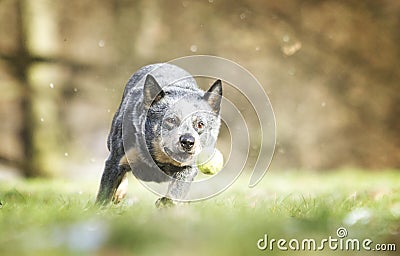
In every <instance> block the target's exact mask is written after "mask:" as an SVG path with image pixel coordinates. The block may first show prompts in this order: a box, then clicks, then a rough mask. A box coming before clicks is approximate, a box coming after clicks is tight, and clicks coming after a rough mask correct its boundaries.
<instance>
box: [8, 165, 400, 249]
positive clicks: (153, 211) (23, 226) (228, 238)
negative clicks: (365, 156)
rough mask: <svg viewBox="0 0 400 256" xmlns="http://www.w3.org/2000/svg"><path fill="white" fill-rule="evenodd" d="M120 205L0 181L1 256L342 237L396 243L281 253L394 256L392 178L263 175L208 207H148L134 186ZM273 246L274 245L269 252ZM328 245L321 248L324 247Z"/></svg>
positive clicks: (88, 189)
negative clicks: (382, 248) (342, 233)
mask: <svg viewBox="0 0 400 256" xmlns="http://www.w3.org/2000/svg"><path fill="white" fill-rule="evenodd" d="M130 182H131V184H130V187H129V194H128V198H127V200H125V201H124V202H123V203H121V204H119V205H114V206H110V207H107V208H103V209H97V208H95V207H93V199H94V197H95V193H96V190H97V182H94V183H93V184H87V183H79V182H78V183H77V182H66V181H61V180H29V181H19V182H17V183H15V184H12V183H10V182H8V183H1V182H0V202H1V204H2V205H1V206H0V207H1V208H0V255H283V254H284V253H285V252H282V251H279V250H278V249H277V248H276V247H275V248H274V250H273V251H271V250H269V249H267V250H265V251H261V250H259V249H258V248H257V245H256V243H257V241H258V240H259V239H260V238H262V237H264V234H268V237H269V238H270V239H271V238H274V239H277V240H278V239H280V238H283V239H286V240H287V241H289V240H290V239H293V238H296V239H299V240H301V239H305V238H310V239H315V240H316V241H319V240H321V239H323V238H328V237H329V236H332V237H334V238H337V236H336V230H337V229H338V228H339V227H345V228H347V230H348V238H359V239H364V238H369V239H371V240H373V241H374V243H395V244H396V246H397V254H396V252H392V253H389V252H376V251H375V252H366V251H361V252H353V251H347V252H346V251H340V250H339V251H338V250H337V251H332V250H329V248H326V249H325V250H324V251H316V252H312V251H299V252H292V251H289V252H286V253H287V254H288V255H358V254H359V255H398V252H399V250H400V235H399V232H400V172H399V171H382V172H362V171H353V170H343V171H339V172H329V173H311V172H278V171H270V172H269V173H267V175H266V176H265V177H264V179H263V181H262V182H261V183H260V184H258V185H257V186H256V187H255V188H253V189H250V188H248V187H247V182H248V177H245V178H243V177H241V178H240V179H239V180H238V181H237V182H236V183H235V184H234V186H232V187H230V188H229V189H228V190H227V191H225V192H224V193H222V194H221V195H219V196H217V197H214V198H212V199H210V200H206V201H202V202H197V203H190V204H184V205H180V206H177V207H174V208H170V209H157V208H155V207H154V202H155V200H156V199H157V197H156V196H155V195H153V194H152V193H151V192H149V191H147V190H146V189H145V188H143V187H142V186H141V185H140V184H139V183H138V182H137V181H135V180H134V179H131V180H130ZM275 246H276V245H275ZM326 247H327V246H326Z"/></svg>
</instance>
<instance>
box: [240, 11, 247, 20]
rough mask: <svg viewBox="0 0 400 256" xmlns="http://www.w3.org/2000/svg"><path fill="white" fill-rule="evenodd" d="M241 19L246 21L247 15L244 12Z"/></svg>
mask: <svg viewBox="0 0 400 256" xmlns="http://www.w3.org/2000/svg"><path fill="white" fill-rule="evenodd" d="M240 19H241V20H244V19H246V13H244V12H243V13H241V14H240Z"/></svg>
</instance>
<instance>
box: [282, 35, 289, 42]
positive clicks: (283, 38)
mask: <svg viewBox="0 0 400 256" xmlns="http://www.w3.org/2000/svg"><path fill="white" fill-rule="evenodd" d="M282 41H283V42H285V43H287V42H289V41H290V36H289V35H284V36H283V37H282Z"/></svg>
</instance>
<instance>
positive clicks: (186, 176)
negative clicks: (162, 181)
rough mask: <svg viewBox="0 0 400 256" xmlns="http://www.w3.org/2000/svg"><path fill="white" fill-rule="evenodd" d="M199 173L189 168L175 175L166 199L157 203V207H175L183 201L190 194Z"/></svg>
mask: <svg viewBox="0 0 400 256" xmlns="http://www.w3.org/2000/svg"><path fill="white" fill-rule="evenodd" d="M197 173H198V171H197V169H195V168H191V167H190V168H187V169H185V170H183V171H180V172H176V173H174V174H173V176H172V177H173V179H172V181H171V182H170V184H169V186H168V191H167V194H166V196H165V197H162V198H160V199H158V200H157V201H156V206H157V207H165V206H173V205H175V204H176V202H175V201H180V200H183V199H184V198H185V197H186V195H187V194H188V192H189V189H190V184H191V182H192V181H193V179H194V177H196V175H197Z"/></svg>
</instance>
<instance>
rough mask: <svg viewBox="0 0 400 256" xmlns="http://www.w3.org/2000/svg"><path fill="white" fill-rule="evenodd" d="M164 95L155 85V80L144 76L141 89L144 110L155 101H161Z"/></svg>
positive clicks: (150, 76) (158, 86) (156, 84)
mask: <svg viewBox="0 0 400 256" xmlns="http://www.w3.org/2000/svg"><path fill="white" fill-rule="evenodd" d="M164 95H165V92H164V91H163V89H162V88H161V86H160V85H159V84H158V83H157V81H156V79H155V78H154V77H153V76H152V75H147V76H146V81H145V82H144V89H143V99H144V105H145V107H146V108H150V106H151V105H152V104H154V103H156V102H157V101H159V100H161V99H162V98H163V97H164Z"/></svg>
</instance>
